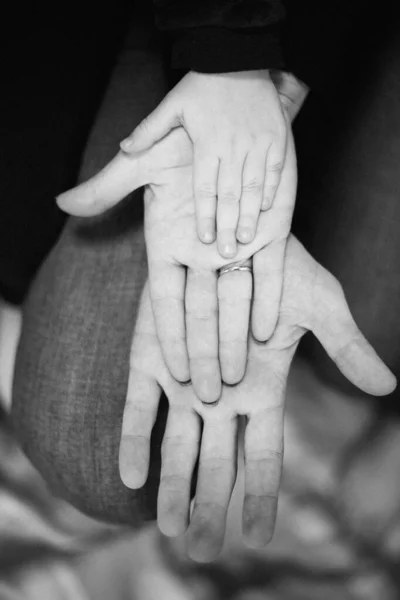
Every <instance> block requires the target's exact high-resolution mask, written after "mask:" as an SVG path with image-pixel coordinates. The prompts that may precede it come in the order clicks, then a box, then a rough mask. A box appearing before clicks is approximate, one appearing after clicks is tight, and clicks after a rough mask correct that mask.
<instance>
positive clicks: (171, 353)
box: [59, 129, 296, 402]
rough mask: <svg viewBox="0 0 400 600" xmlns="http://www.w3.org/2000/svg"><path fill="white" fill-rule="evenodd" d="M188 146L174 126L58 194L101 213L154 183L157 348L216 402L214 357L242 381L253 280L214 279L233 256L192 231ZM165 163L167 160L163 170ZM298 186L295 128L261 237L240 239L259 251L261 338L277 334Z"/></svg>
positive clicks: (251, 251)
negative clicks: (231, 330) (232, 327)
mask: <svg viewBox="0 0 400 600" xmlns="http://www.w3.org/2000/svg"><path fill="white" fill-rule="evenodd" d="M191 148H192V145H191V143H190V140H189V138H188V136H187V134H186V133H185V132H184V131H183V129H177V130H176V131H174V132H172V133H171V134H169V136H167V138H165V139H164V140H163V141H161V142H160V143H159V144H156V146H154V147H153V148H152V149H151V150H150V151H149V152H148V153H144V154H143V155H142V156H141V157H140V158H139V159H138V160H137V161H134V159H132V158H130V157H126V156H123V155H118V156H117V157H116V158H115V159H114V160H113V161H112V162H111V163H110V164H109V165H108V166H107V167H106V168H105V169H103V171H101V172H100V173H99V174H98V175H97V176H95V177H94V178H92V179H91V180H89V181H88V182H86V183H84V184H82V185H81V186H78V188H75V190H72V191H70V192H67V193H66V194H63V195H62V196H60V198H59V204H60V206H61V208H64V209H65V210H67V211H68V212H72V213H73V214H80V215H85V214H94V213H99V212H102V211H103V210H105V209H106V208H107V207H108V206H110V205H112V204H115V202H116V199H117V198H118V196H119V198H121V197H123V196H124V195H126V193H128V190H129V188H130V187H131V186H132V185H133V183H134V181H136V182H137V181H139V180H141V181H143V179H144V180H146V179H147V180H150V181H152V183H151V185H150V188H149V189H148V190H147V193H146V196H145V200H146V211H145V230H146V245H147V254H148V264H149V279H150V293H151V298H152V303H153V308H154V311H155V319H156V326H157V331H158V334H159V337H160V342H161V347H162V349H163V353H164V356H165V359H166V361H167V364H168V367H169V368H170V370H171V372H172V374H173V376H174V377H175V378H176V379H177V380H178V381H186V380H188V379H190V378H191V379H192V381H193V384H194V388H195V390H196V392H197V394H198V395H199V397H200V398H201V399H202V400H204V401H205V402H214V401H216V400H218V398H219V396H220V394H221V372H220V368H219V361H218V358H219V359H220V361H221V369H222V377H223V379H224V381H225V382H226V383H230V384H234V383H237V382H238V381H240V379H241V378H242V377H243V374H244V371H245V367H246V356H247V329H248V323H249V315H250V303H251V292H252V285H251V278H249V277H245V275H249V274H245V273H241V274H240V275H241V277H239V276H238V273H236V274H228V275H224V276H223V277H221V278H220V279H219V280H218V282H217V271H218V269H220V268H221V267H223V266H225V265H226V264H228V263H229V262H230V261H228V260H227V259H223V258H222V257H221V256H220V255H219V253H218V252H217V249H216V247H215V244H213V245H204V244H202V243H201V242H200V241H199V239H198V237H197V235H196V225H195V204H194V202H193V196H192V166H191V164H192V161H191V153H190V152H191ZM132 162H134V167H132ZM160 163H161V164H163V165H164V168H157V167H158V165H160ZM152 169H153V170H152ZM295 191H296V163H295V154H294V145H293V140H292V137H291V134H290V135H289V142H288V149H287V156H286V161H285V165H284V169H283V172H282V180H281V184H280V186H279V189H278V191H277V195H276V198H275V202H274V205H273V207H272V208H271V210H269V211H266V212H264V213H262V215H261V217H260V225H259V232H258V234H257V236H256V238H255V239H254V240H253V241H252V242H250V243H249V244H246V245H240V247H239V252H238V256H237V259H238V260H247V259H249V258H251V257H252V256H253V255H255V256H254V259H253V274H254V302H253V307H252V323H253V333H254V335H255V336H256V338H257V339H259V340H266V339H268V338H269V337H270V336H271V334H272V332H273V330H274V328H275V324H276V321H277V317H278V310H279V303H280V298H281V289H282V279H283V261H284V256H285V248H286V240H287V236H288V235H289V231H290V224H291V216H292V211H293V206H294V201H295ZM121 195H122V196H121ZM259 250H262V251H261V252H258V251H259ZM218 293H219V302H218V298H217V294H218ZM217 309H218V310H217ZM232 309H233V310H232ZM229 319H233V320H234V321H235V322H236V324H237V332H236V333H237V335H236V338H235V339H232V337H228V334H227V329H226V327H224V323H225V322H226V321H227V320H229ZM171 324H174V327H171V326H170V325H171ZM186 340H187V345H186Z"/></svg>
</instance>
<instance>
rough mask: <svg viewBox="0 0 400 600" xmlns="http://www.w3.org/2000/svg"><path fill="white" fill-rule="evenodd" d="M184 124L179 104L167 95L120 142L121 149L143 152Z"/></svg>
mask: <svg viewBox="0 0 400 600" xmlns="http://www.w3.org/2000/svg"><path fill="white" fill-rule="evenodd" d="M180 125H182V119H181V114H180V111H179V110H178V106H177V104H176V102H175V101H174V100H172V99H171V98H170V97H168V96H167V97H166V98H165V99H164V100H163V102H161V104H159V105H158V106H157V108H156V109H155V110H153V112H152V113H150V115H149V116H148V117H146V118H145V119H143V121H142V122H141V123H140V124H139V125H138V126H137V127H136V129H134V130H133V132H132V133H131V135H130V136H128V137H127V138H125V139H124V140H122V142H121V143H120V147H121V150H123V151H124V152H127V153H132V152H135V153H136V152H142V151H143V150H147V149H148V148H150V147H151V146H153V144H155V143H156V142H158V141H159V140H161V139H162V138H163V137H165V136H166V135H167V133H169V132H170V131H171V129H174V128H175V127H179V126H180Z"/></svg>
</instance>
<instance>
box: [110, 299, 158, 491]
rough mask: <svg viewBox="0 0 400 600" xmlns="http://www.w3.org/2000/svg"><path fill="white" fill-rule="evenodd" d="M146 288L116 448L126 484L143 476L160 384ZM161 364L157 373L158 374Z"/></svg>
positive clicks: (140, 481)
mask: <svg viewBox="0 0 400 600" xmlns="http://www.w3.org/2000/svg"><path fill="white" fill-rule="evenodd" d="M147 294H148V290H147V288H145V289H144V292H143V295H142V300H141V306H140V309H139V314H138V318H137V323H136V327H135V333H134V337H133V342H132V348H131V356H130V370H129V380H128V390H127V396H126V404H125V410H124V415H123V419H122V432H121V441H120V452H119V469H120V475H121V479H122V481H123V482H124V484H125V485H126V486H127V487H129V488H133V489H136V488H140V487H142V486H143V485H144V483H145V482H146V479H147V473H148V469H149V458H150V436H151V431H152V429H153V425H154V423H155V420H156V417H157V410H158V404H159V399H160V393H161V390H160V387H159V385H158V383H157V380H156V378H155V374H154V373H153V372H152V369H154V367H155V366H156V365H160V367H162V357H161V354H160V350H159V346H158V343H157V338H156V336H155V328H154V321H153V315H152V311H151V306H150V301H149V298H148V296H147ZM161 371H162V368H159V369H157V375H158V377H159V378H160V379H161V378H162V375H163V374H162V372H161Z"/></svg>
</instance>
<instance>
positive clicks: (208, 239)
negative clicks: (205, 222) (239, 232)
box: [201, 231, 215, 244]
mask: <svg viewBox="0 0 400 600" xmlns="http://www.w3.org/2000/svg"><path fill="white" fill-rule="evenodd" d="M214 240H215V234H214V233H213V232H212V231H204V232H203V233H202V235H201V241H202V242H204V243H205V244H211V243H212V242H213V241H214Z"/></svg>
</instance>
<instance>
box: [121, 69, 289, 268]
mask: <svg viewBox="0 0 400 600" xmlns="http://www.w3.org/2000/svg"><path fill="white" fill-rule="evenodd" d="M179 126H183V127H184V128H185V130H186V131H187V133H188V134H189V136H190V138H191V140H192V142H193V144H194V171H193V184H194V196H195V202H196V219H197V231H198V235H199V237H200V239H201V240H202V241H203V242H205V243H211V242H213V241H214V240H215V236H216V232H215V228H217V240H218V249H219V252H220V253H221V255H222V256H223V257H225V258H231V257H233V256H235V255H236V251H237V244H236V238H237V239H238V240H239V241H240V242H242V243H249V242H251V241H252V240H253V239H254V237H255V234H256V229H257V221H258V216H259V212H260V210H266V209H268V208H270V206H271V205H272V202H273V199H274V197H275V192H276V189H277V186H278V184H279V180H280V175H281V170H282V167H283V163H284V160H285V153H286V133H287V126H286V120H285V116H284V113H283V109H282V106H281V102H280V100H279V96H278V93H277V91H276V88H275V86H274V84H273V82H272V80H271V78H270V76H269V72H268V71H246V72H242V73H228V74H217V75H215V74H202V73H195V72H190V73H188V74H187V75H186V76H185V77H184V78H183V79H182V80H181V81H180V83H178V85H177V86H176V87H175V88H174V89H173V90H172V91H171V92H170V93H169V94H168V95H167V96H166V98H165V99H164V100H163V101H162V102H161V104H160V105H159V106H158V107H157V108H156V110H154V111H153V112H152V113H151V114H150V115H149V116H148V117H147V118H146V119H145V120H144V121H142V123H141V124H140V125H139V126H138V127H137V128H136V129H135V130H134V132H133V133H132V134H131V135H130V136H129V137H128V138H126V139H125V140H124V141H123V142H121V148H122V150H123V151H124V152H127V153H136V152H140V151H143V150H146V149H148V148H149V147H150V146H152V145H153V144H154V143H155V142H157V141H158V140H160V139H161V138H163V137H164V136H165V135H166V134H167V133H168V132H169V131H170V130H171V129H173V128H174V127H179ZM217 198H218V203H217Z"/></svg>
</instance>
